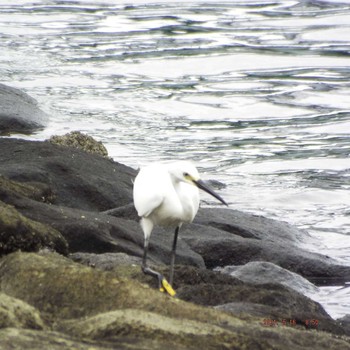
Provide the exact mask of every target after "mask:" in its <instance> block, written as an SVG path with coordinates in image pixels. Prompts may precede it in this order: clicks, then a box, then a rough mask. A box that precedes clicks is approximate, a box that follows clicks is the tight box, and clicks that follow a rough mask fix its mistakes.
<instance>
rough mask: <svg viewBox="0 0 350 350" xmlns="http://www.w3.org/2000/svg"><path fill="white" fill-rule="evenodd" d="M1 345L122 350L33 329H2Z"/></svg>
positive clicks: (55, 349) (17, 348) (13, 349)
mask: <svg viewBox="0 0 350 350" xmlns="http://www.w3.org/2000/svg"><path fill="white" fill-rule="evenodd" d="M0 344H1V348H2V349H11V350H23V349H31V350H36V349H50V350H72V349H74V350H106V349H122V348H119V347H112V346H107V345H106V346H104V345H101V346H98V345H97V344H96V343H93V342H89V341H87V340H78V339H73V338H72V337H69V336H67V335H65V334H62V333H58V332H52V331H38V330H32V329H19V328H4V329H0Z"/></svg>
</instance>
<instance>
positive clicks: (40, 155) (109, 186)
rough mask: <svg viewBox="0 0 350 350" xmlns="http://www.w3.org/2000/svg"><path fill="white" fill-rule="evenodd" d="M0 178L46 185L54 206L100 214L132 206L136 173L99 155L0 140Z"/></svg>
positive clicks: (23, 141) (46, 145)
mask: <svg viewBox="0 0 350 350" xmlns="http://www.w3.org/2000/svg"><path fill="white" fill-rule="evenodd" d="M0 160H1V162H0V174H2V175H3V176H5V177H7V178H9V179H10V180H13V181H17V182H21V183H29V184H33V183H41V184H45V185H47V186H48V187H49V188H50V190H51V192H52V194H53V198H54V201H53V204H55V205H62V206H67V207H71V208H77V209H85V210H90V211H103V210H107V209H110V208H114V207H119V206H123V205H126V204H129V203H132V179H133V178H134V176H135V174H136V171H135V170H133V169H131V168H129V167H127V166H124V165H122V164H119V163H115V162H113V161H111V160H108V159H105V158H103V157H101V156H99V155H93V154H89V153H86V152H84V151H82V150H78V149H74V148H69V147H60V146H57V145H53V144H51V143H49V142H37V141H25V140H18V139H0Z"/></svg>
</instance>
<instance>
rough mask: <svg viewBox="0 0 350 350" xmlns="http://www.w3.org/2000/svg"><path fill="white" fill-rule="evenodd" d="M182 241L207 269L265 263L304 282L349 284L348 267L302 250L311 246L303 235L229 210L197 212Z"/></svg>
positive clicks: (258, 217) (278, 224) (310, 240)
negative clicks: (301, 277) (307, 280)
mask: <svg viewBox="0 0 350 350" xmlns="http://www.w3.org/2000/svg"><path fill="white" fill-rule="evenodd" d="M181 237H182V239H183V240H184V241H185V242H186V243H188V245H189V246H190V247H191V248H192V249H193V250H194V251H195V252H197V253H198V254H200V255H201V256H202V257H203V259H204V262H205V264H206V266H207V268H215V267H218V266H227V265H244V264H246V263H248V262H250V261H268V262H271V263H274V264H276V265H278V266H280V267H283V268H284V269H287V270H289V271H292V272H295V273H298V274H300V275H301V276H303V277H305V278H307V279H309V280H310V279H313V278H317V279H318V280H319V281H320V280H322V281H325V282H327V280H328V279H329V278H337V279H338V281H343V282H346V281H348V280H350V269H349V267H348V266H344V265H340V264H338V263H337V262H336V261H335V260H334V259H331V258H329V257H328V256H325V255H322V254H317V253H312V252H310V251H306V250H304V249H303V248H301V246H300V245H301V243H305V242H307V241H308V242H309V243H310V242H312V238H311V237H309V235H308V233H307V232H305V231H301V230H298V229H296V228H294V227H292V226H291V225H288V224H287V223H284V222H279V221H276V220H272V219H267V218H264V217H261V216H257V215H251V214H247V213H242V212H238V211H235V210H230V209H216V208H211V209H200V210H199V212H198V215H197V217H196V218H195V220H194V223H193V224H191V225H186V226H184V227H183V230H182V231H181Z"/></svg>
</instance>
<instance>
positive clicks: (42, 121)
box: [0, 84, 48, 135]
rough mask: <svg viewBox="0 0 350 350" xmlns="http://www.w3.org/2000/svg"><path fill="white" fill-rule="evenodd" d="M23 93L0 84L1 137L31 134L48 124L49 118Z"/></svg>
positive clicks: (35, 102)
mask: <svg viewBox="0 0 350 350" xmlns="http://www.w3.org/2000/svg"><path fill="white" fill-rule="evenodd" d="M37 104H38V103H37V101H36V100H35V99H34V98H32V97H30V96H29V95H27V94H26V93H24V92H23V91H21V90H19V89H16V88H13V87H10V86H7V85H4V84H0V106H1V112H0V135H8V134H12V133H23V134H30V133H32V132H33V131H35V130H38V129H41V128H43V126H45V125H46V124H47V121H48V116H47V115H46V114H45V113H44V112H43V111H42V110H41V109H40V108H39V107H38V105H37Z"/></svg>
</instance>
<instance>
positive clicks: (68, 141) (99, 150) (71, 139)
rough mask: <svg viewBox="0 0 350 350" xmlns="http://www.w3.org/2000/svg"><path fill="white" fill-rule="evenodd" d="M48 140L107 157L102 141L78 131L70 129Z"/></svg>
mask: <svg viewBox="0 0 350 350" xmlns="http://www.w3.org/2000/svg"><path fill="white" fill-rule="evenodd" d="M48 141H49V142H50V143H52V144H55V145H61V146H66V147H72V148H78V149H81V150H83V151H85V152H88V153H93V154H99V155H101V156H102V157H108V152H107V149H106V147H105V146H104V145H103V143H102V142H98V141H96V140H95V139H94V138H93V137H91V136H89V135H85V134H83V133H81V132H79V131H72V132H70V133H68V134H65V135H54V136H51V137H50V138H49V140H48Z"/></svg>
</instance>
